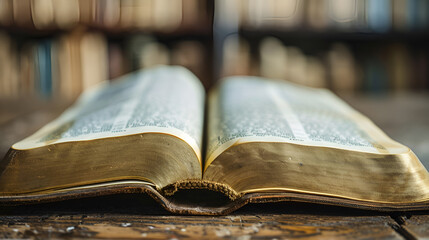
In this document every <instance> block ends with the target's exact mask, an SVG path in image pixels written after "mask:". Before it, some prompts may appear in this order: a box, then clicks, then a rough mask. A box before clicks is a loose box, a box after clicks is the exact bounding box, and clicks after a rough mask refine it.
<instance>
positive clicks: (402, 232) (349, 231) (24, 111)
mask: <svg viewBox="0 0 429 240" xmlns="http://www.w3.org/2000/svg"><path fill="white" fill-rule="evenodd" d="M341 96H342V97H343V99H345V100H346V102H348V103H349V104H351V105H352V106H353V107H355V108H356V109H357V110H359V111H360V112H362V113H364V114H365V115H367V116H368V117H369V118H370V119H372V120H373V121H374V122H375V123H376V124H377V125H378V126H380V127H381V128H382V129H383V130H384V131H385V132H386V133H387V134H388V135H389V136H391V137H392V138H393V139H395V140H398V141H399V142H402V143H404V144H405V145H407V146H409V147H410V148H411V149H413V150H414V152H415V153H416V154H417V155H418V156H419V158H420V159H421V160H422V162H423V163H424V165H425V166H426V167H427V168H428V169H429V94H427V93H418V94H417V93H402V94H396V95H383V96H363V95H358V96H352V95H341ZM66 106H67V104H64V103H58V102H55V103H43V102H40V101H32V100H26V101H25V102H21V103H19V104H18V103H17V102H16V101H0V136H1V138H0V155H1V156H3V155H4V154H5V153H6V151H7V150H8V148H9V147H10V146H11V145H12V144H13V143H14V142H16V141H18V140H21V139H22V138H24V137H26V136H27V135H29V134H31V133H32V132H34V131H36V130H37V129H38V128H40V127H41V126H43V125H44V124H46V123H47V122H49V121H50V120H52V119H53V118H55V117H56V116H58V114H59V113H60V112H61V111H62V110H63V109H64V108H65V107H66ZM49 237H51V238H81V237H89V238H121V239H124V238H125V239H126V238H150V239H153V238H155V239H156V238H162V239H182V238H201V237H204V238H233V239H253V238H256V239H259V238H268V239H284V238H287V239H291V238H299V239H311V238H317V239H319V238H325V239H350V238H365V239H368V238H370V239H371V238H379V239H404V238H405V239H419V238H422V239H423V238H429V211H426V212H403V213H395V214H389V213H380V212H372V211H361V210H355V209H347V208H341V207H330V206H323V205H311V204H303V203H270V204H251V205H248V206H245V207H244V208H242V209H240V210H238V211H236V212H234V213H232V214H230V215H227V216H218V217H211V216H210V217H205V216H178V215H172V214H170V213H168V212H166V211H165V210H164V209H162V208H161V207H160V206H159V205H158V204H157V203H155V202H154V201H153V200H152V199H150V198H149V197H147V196H142V195H134V194H130V195H114V196H105V197H99V198H88V199H80V200H69V201H63V202H57V203H49V204H39V205H30V206H16V207H7V208H6V207H2V208H0V238H36V239H44V238H49Z"/></svg>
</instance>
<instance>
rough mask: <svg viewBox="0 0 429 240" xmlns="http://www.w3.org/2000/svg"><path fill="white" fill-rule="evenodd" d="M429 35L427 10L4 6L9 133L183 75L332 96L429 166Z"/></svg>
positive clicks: (295, 4)
mask: <svg viewBox="0 0 429 240" xmlns="http://www.w3.org/2000/svg"><path fill="white" fill-rule="evenodd" d="M428 30H429V1H426V0H0V107H1V110H2V111H1V115H0V124H1V123H5V122H8V121H11V120H13V119H15V117H16V115H19V114H21V115H22V114H24V112H25V109H28V108H29V107H33V108H34V106H36V105H38V104H39V105H43V106H44V105H47V104H49V103H57V102H71V101H72V100H74V99H75V98H76V97H77V96H78V95H79V94H80V93H81V92H82V91H83V90H84V89H86V88H89V87H91V86H92V85H94V84H97V83H98V82H100V81H103V80H105V79H114V78H116V77H118V76H121V75H123V74H126V73H128V72H131V71H134V70H136V69H140V68H146V67H151V66H154V65H157V64H175V65H183V66H185V67H187V68H189V69H190V70H191V71H193V72H194V73H195V74H196V75H197V76H198V77H199V78H200V80H201V81H202V83H203V84H204V86H205V87H206V89H208V88H210V86H212V85H213V84H214V83H215V82H216V80H217V79H219V78H221V77H224V76H230V75H258V76H264V77H269V78H279V79H285V80H288V81H292V82H296V83H299V84H302V85H307V86H314V87H326V88H330V89H332V90H333V91H335V92H336V93H338V94H339V95H340V96H341V97H343V99H345V100H346V101H348V102H349V103H351V104H352V106H354V107H355V108H357V109H358V110H360V111H362V112H363V113H364V114H366V115H368V116H369V117H370V118H371V119H373V120H374V121H375V122H376V123H377V124H378V125H380V126H381V127H382V128H383V130H385V131H386V132H387V133H388V134H389V135H390V136H392V137H393V138H395V139H397V140H399V141H400V142H404V143H405V144H407V145H409V146H410V147H411V148H412V149H414V150H415V151H416V152H417V153H418V155H419V156H420V157H421V158H422V156H424V158H425V159H428V161H429V140H428V139H427V137H426V136H428V135H429V126H428V125H429V124H428V122H429V97H428V94H427V92H428V89H429V75H428V68H429V62H428V61H429V59H428V58H429V44H428V43H429V31H428ZM40 103H41V104H40ZM11 108H12V109H13V110H11ZM14 124H18V123H17V121H15V122H14ZM27 125H28V124H21V125H20V126H19V127H20V128H19V129H21V128H23V129H26V126H27ZM11 129H14V132H16V129H17V128H11ZM27 130H28V129H27ZM5 131H8V130H5ZM28 131H30V130H28ZM28 131H27V132H28ZM0 132H1V129H0ZM14 132H11V133H10V136H12V135H13V134H14V135H13V136H16V135H17V134H16V133H14ZM1 133H2V135H3V140H4V139H5V138H7V136H8V135H7V134H5V132H1ZM18 135H19V134H18ZM26 135H28V133H26ZM23 136H25V135H24V134H23ZM12 138H17V137H12ZM17 140H19V139H17ZM4 141H5V145H8V146H10V144H11V143H9V141H6V140H4ZM10 141H11V142H12V143H13V141H12V140H10ZM428 166H429V164H428Z"/></svg>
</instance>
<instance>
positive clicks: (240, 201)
mask: <svg viewBox="0 0 429 240" xmlns="http://www.w3.org/2000/svg"><path fill="white" fill-rule="evenodd" d="M178 186H179V187H178ZM178 186H176V189H175V191H177V190H178V189H194V188H195V189H196V188H197V187H196V186H195V187H194V186H192V185H190V186H191V187H189V188H186V187H184V186H186V185H183V184H182V185H178ZM180 186H181V187H180ZM177 187H178V188H177ZM220 192H223V190H221V191H220ZM170 193H171V192H170ZM115 194H147V195H148V196H150V197H151V198H153V199H154V200H155V201H156V202H158V203H159V204H160V205H161V206H162V207H163V208H164V209H166V210H167V211H169V212H172V213H176V214H189V215H225V214H229V213H231V212H233V211H235V210H237V209H239V208H241V207H243V206H245V205H247V204H249V203H270V202H302V203H312V204H322V205H330V206H340V207H348V208H355V209H362V210H373V211H381V212H404V211H421V210H429V201H425V202H418V203H395V204H390V203H372V202H364V201H358V200H349V199H339V198H335V197H329V196H317V195H310V194H303V193H292V192H278V193H274V192H270V193H247V194H244V195H242V196H239V197H237V198H235V200H231V201H230V202H228V203H226V204H224V205H222V206H215V207H209V206H198V205H196V204H195V203H187V202H177V201H172V200H171V199H169V198H168V197H165V196H163V195H162V194H161V193H160V192H158V191H157V190H156V189H155V188H154V187H153V186H150V185H145V184H123V185H121V184H118V185H115V186H103V187H99V188H97V189H96V190H94V189H75V190H71V191H62V192H52V193H45V194H39V195H25V196H23V195H21V196H3V197H0V206H16V205H25V204H37V203H49V202H58V201H65V200H71V199H79V198H89V197H101V196H107V195H115Z"/></svg>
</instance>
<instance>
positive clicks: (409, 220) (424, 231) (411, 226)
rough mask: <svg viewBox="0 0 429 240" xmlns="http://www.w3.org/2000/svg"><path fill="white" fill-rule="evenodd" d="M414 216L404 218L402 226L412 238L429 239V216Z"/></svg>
mask: <svg viewBox="0 0 429 240" xmlns="http://www.w3.org/2000/svg"><path fill="white" fill-rule="evenodd" d="M421 214H422V213H419V214H414V215H409V216H406V217H403V219H404V223H403V224H402V225H401V226H402V228H404V229H405V230H406V231H407V232H408V233H409V234H410V235H411V236H413V237H415V238H417V239H428V238H429V215H427V214H426V215H421Z"/></svg>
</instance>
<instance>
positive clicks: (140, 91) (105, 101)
mask: <svg viewBox="0 0 429 240" xmlns="http://www.w3.org/2000/svg"><path fill="white" fill-rule="evenodd" d="M204 98H205V93H204V88H203V87H202V85H201V83H200V82H199V80H198V79H197V78H196V77H195V76H194V75H193V74H192V73H191V72H189V71H188V70H186V69H185V68H182V67H157V68H153V69H149V70H142V71H139V72H135V73H131V74H129V75H126V76H124V77H121V78H120V79H117V80H114V81H112V82H104V83H102V84H100V85H99V86H97V87H95V88H94V89H91V90H89V91H87V92H85V93H84V94H82V96H81V97H80V98H79V99H78V101H77V102H76V103H75V105H74V106H73V107H71V108H70V109H68V110H67V111H66V112H64V113H63V114H62V115H61V116H60V117H59V118H58V119H56V120H54V121H53V122H51V123H49V124H48V125H46V126H45V127H43V128H42V129H41V130H39V131H38V132H36V133H35V134H33V135H32V136H30V137H28V138H27V139H24V140H23V141H21V142H18V143H16V144H14V145H13V146H12V147H13V148H14V149H29V148H36V147H41V146H46V145H50V144H56V143H62V142H72V141H87V140H93V139H100V138H108V137H118V136H125V135H133V134H141V133H148V132H156V133H158V132H159V133H165V134H170V135H173V136H176V137H178V138H181V139H183V140H184V141H186V142H187V143H188V144H189V145H190V146H191V147H192V148H193V149H194V151H195V153H196V155H197V156H198V157H199V159H200V161H201V150H200V149H201V144H202V143H201V142H202V132H203V117H204Z"/></svg>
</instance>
